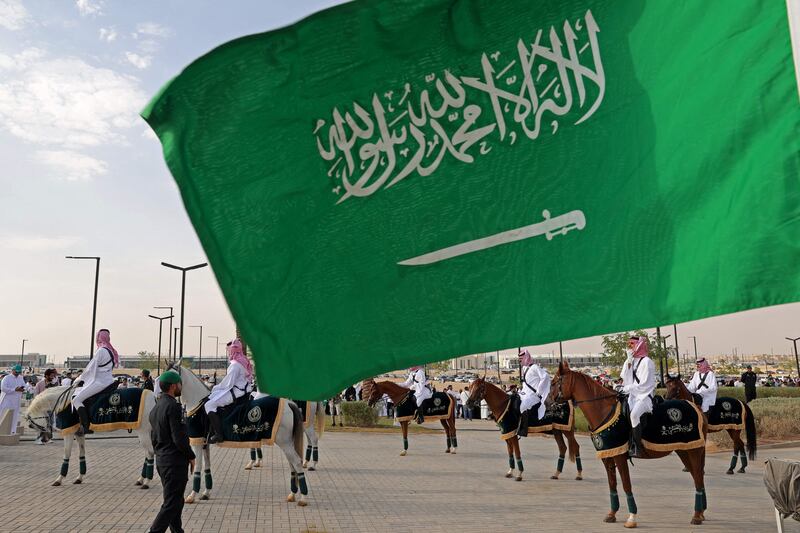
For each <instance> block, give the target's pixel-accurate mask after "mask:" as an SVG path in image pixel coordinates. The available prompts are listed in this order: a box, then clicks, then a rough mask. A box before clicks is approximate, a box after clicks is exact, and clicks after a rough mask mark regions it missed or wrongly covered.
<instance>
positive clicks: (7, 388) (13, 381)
mask: <svg viewBox="0 0 800 533" xmlns="http://www.w3.org/2000/svg"><path fill="white" fill-rule="evenodd" d="M17 387H24V388H25V389H26V390H28V389H30V385H28V384H27V383H25V378H23V377H22V374H17V375H16V376H15V375H13V374H8V375H7V376H5V377H4V378H3V380H2V381H0V418H2V417H3V412H4V411H5V410H6V409H11V434H12V435H16V434H17V423H18V422H19V402H20V400H22V393H21V392H18V391H16V390H14V389H16V388H17Z"/></svg>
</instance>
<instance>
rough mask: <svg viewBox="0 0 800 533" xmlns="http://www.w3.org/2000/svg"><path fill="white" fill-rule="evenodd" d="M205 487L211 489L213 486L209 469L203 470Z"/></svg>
mask: <svg viewBox="0 0 800 533" xmlns="http://www.w3.org/2000/svg"><path fill="white" fill-rule="evenodd" d="M205 478H206V489H208V490H211V488H212V487H213V486H214V478H212V477H211V469H210V468H209V469H208V470H206V471H205Z"/></svg>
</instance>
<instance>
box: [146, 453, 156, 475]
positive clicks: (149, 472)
mask: <svg viewBox="0 0 800 533" xmlns="http://www.w3.org/2000/svg"><path fill="white" fill-rule="evenodd" d="M144 462H145V463H147V475H146V476H145V477H146V478H147V479H153V470H154V469H155V462H156V459H155V457H154V458H152V459H145V460H144Z"/></svg>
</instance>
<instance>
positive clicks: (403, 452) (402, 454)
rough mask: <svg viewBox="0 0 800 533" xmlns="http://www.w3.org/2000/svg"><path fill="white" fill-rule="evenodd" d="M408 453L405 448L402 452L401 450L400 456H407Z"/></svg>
mask: <svg viewBox="0 0 800 533" xmlns="http://www.w3.org/2000/svg"><path fill="white" fill-rule="evenodd" d="M406 453H408V452H406V451H405V450H403V451H402V452H400V457H405V456H406Z"/></svg>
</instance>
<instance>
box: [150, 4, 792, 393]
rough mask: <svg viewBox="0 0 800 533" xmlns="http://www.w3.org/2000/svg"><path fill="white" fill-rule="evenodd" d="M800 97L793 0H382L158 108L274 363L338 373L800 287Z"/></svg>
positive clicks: (618, 325) (234, 303)
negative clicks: (789, 7) (791, 21)
mask: <svg viewBox="0 0 800 533" xmlns="http://www.w3.org/2000/svg"><path fill="white" fill-rule="evenodd" d="M791 1H792V2H794V0H791ZM243 16H244V15H243ZM798 102H799V99H798V87H797V80H796V77H795V69H794V62H793V57H792V45H791V37H790V24H789V17H788V16H787V4H786V3H784V2H783V1H781V0H736V1H733V0H647V1H645V0H625V1H624V2H611V1H608V0H580V1H578V0H530V1H522V0H446V1H445V0H370V1H365V0H358V1H355V2H352V3H349V4H344V5H340V6H338V7H335V8H332V9H328V10H326V11H323V12H320V13H317V14H315V15H313V16H310V17H308V18H307V19H304V20H302V21H300V22H298V23H297V24H294V25H292V26H289V27H287V28H283V29H280V30H276V31H272V32H268V33H263V34H259V35H252V36H248V37H243V38H241V39H237V40H235V41H232V42H229V43H226V44H224V45H222V46H220V47H219V48H217V49H215V50H213V51H211V52H209V53H208V54H206V55H205V56H203V57H201V58H200V59H198V60H197V61H195V62H194V63H192V64H191V65H189V66H188V67H187V68H186V69H185V70H184V71H183V72H181V73H180V74H179V75H178V76H177V77H176V78H175V79H173V80H172V81H171V82H170V83H168V84H167V86H166V87H165V88H164V89H163V90H162V91H161V92H160V93H159V94H158V96H157V97H155V98H154V99H153V101H152V103H151V104H150V105H149V106H148V107H147V109H146V110H145V111H144V112H143V116H144V118H145V119H146V120H147V122H148V123H149V124H150V125H151V126H152V128H153V129H154V130H155V132H156V133H157V134H158V136H159V138H160V139H161V142H162V143H163V146H164V155H165V158H166V161H167V164H168V166H169V169H170V171H171V172H172V174H173V176H174V177H175V180H176V181H177V184H178V187H179V188H180V192H181V195H182V197H183V201H184V204H185V206H186V210H187V212H188V214H189V217H190V218H191V221H192V223H193V224H194V227H195V228H196V230H197V233H198V235H199V237H200V240H201V242H202V244H203V247H204V248H205V251H206V253H207V255H208V258H209V260H210V262H211V265H212V266H213V269H214V272H215V274H216V276H217V279H218V280H219V284H220V286H221V287H222V290H223V292H224V294H225V297H226V298H227V302H228V304H229V305H230V309H231V311H232V313H233V316H234V318H235V320H236V323H237V325H238V326H239V327H240V328H241V331H242V334H243V337H244V339H245V340H246V341H247V342H248V343H249V344H250V346H251V347H252V350H253V353H254V356H255V361H256V366H257V371H258V382H259V385H260V386H261V387H262V388H263V389H265V390H266V391H269V392H270V393H272V394H276V395H281V396H289V397H293V398H303V399H320V398H324V397H326V396H330V395H331V394H333V393H335V392H337V391H340V390H342V389H343V388H344V387H345V386H347V385H348V384H351V383H353V382H355V381H357V380H359V379H362V378H366V377H369V376H373V375H376V374H378V373H381V372H385V371H389V370H394V369H399V368H403V367H406V366H408V365H412V364H415V363H425V362H432V361H439V360H442V359H446V358H450V357H455V356H459V355H464V354H472V353H479V352H486V351H493V350H497V349H505V348H510V347H516V346H521V345H522V346H524V345H534V344H541V343H547V342H551V341H558V340H567V339H574V338H580V337H586V336H591V335H597V334H603V333H609V332H616V331H621V330H628V329H631V328H644V327H653V326H656V325H665V324H672V323H674V322H683V321H688V320H694V319H699V318H702V317H708V316H712V315H719V314H723V313H732V312H735V311H741V310H743V309H750V308H754V307H761V306H767V305H774V304H779V303H784V302H793V301H797V300H800V172H799V170H800V157H799V156H798V154H799V153H800V136H798V134H800V127H799V126H800V110H799V108H798V105H799V104H798Z"/></svg>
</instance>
